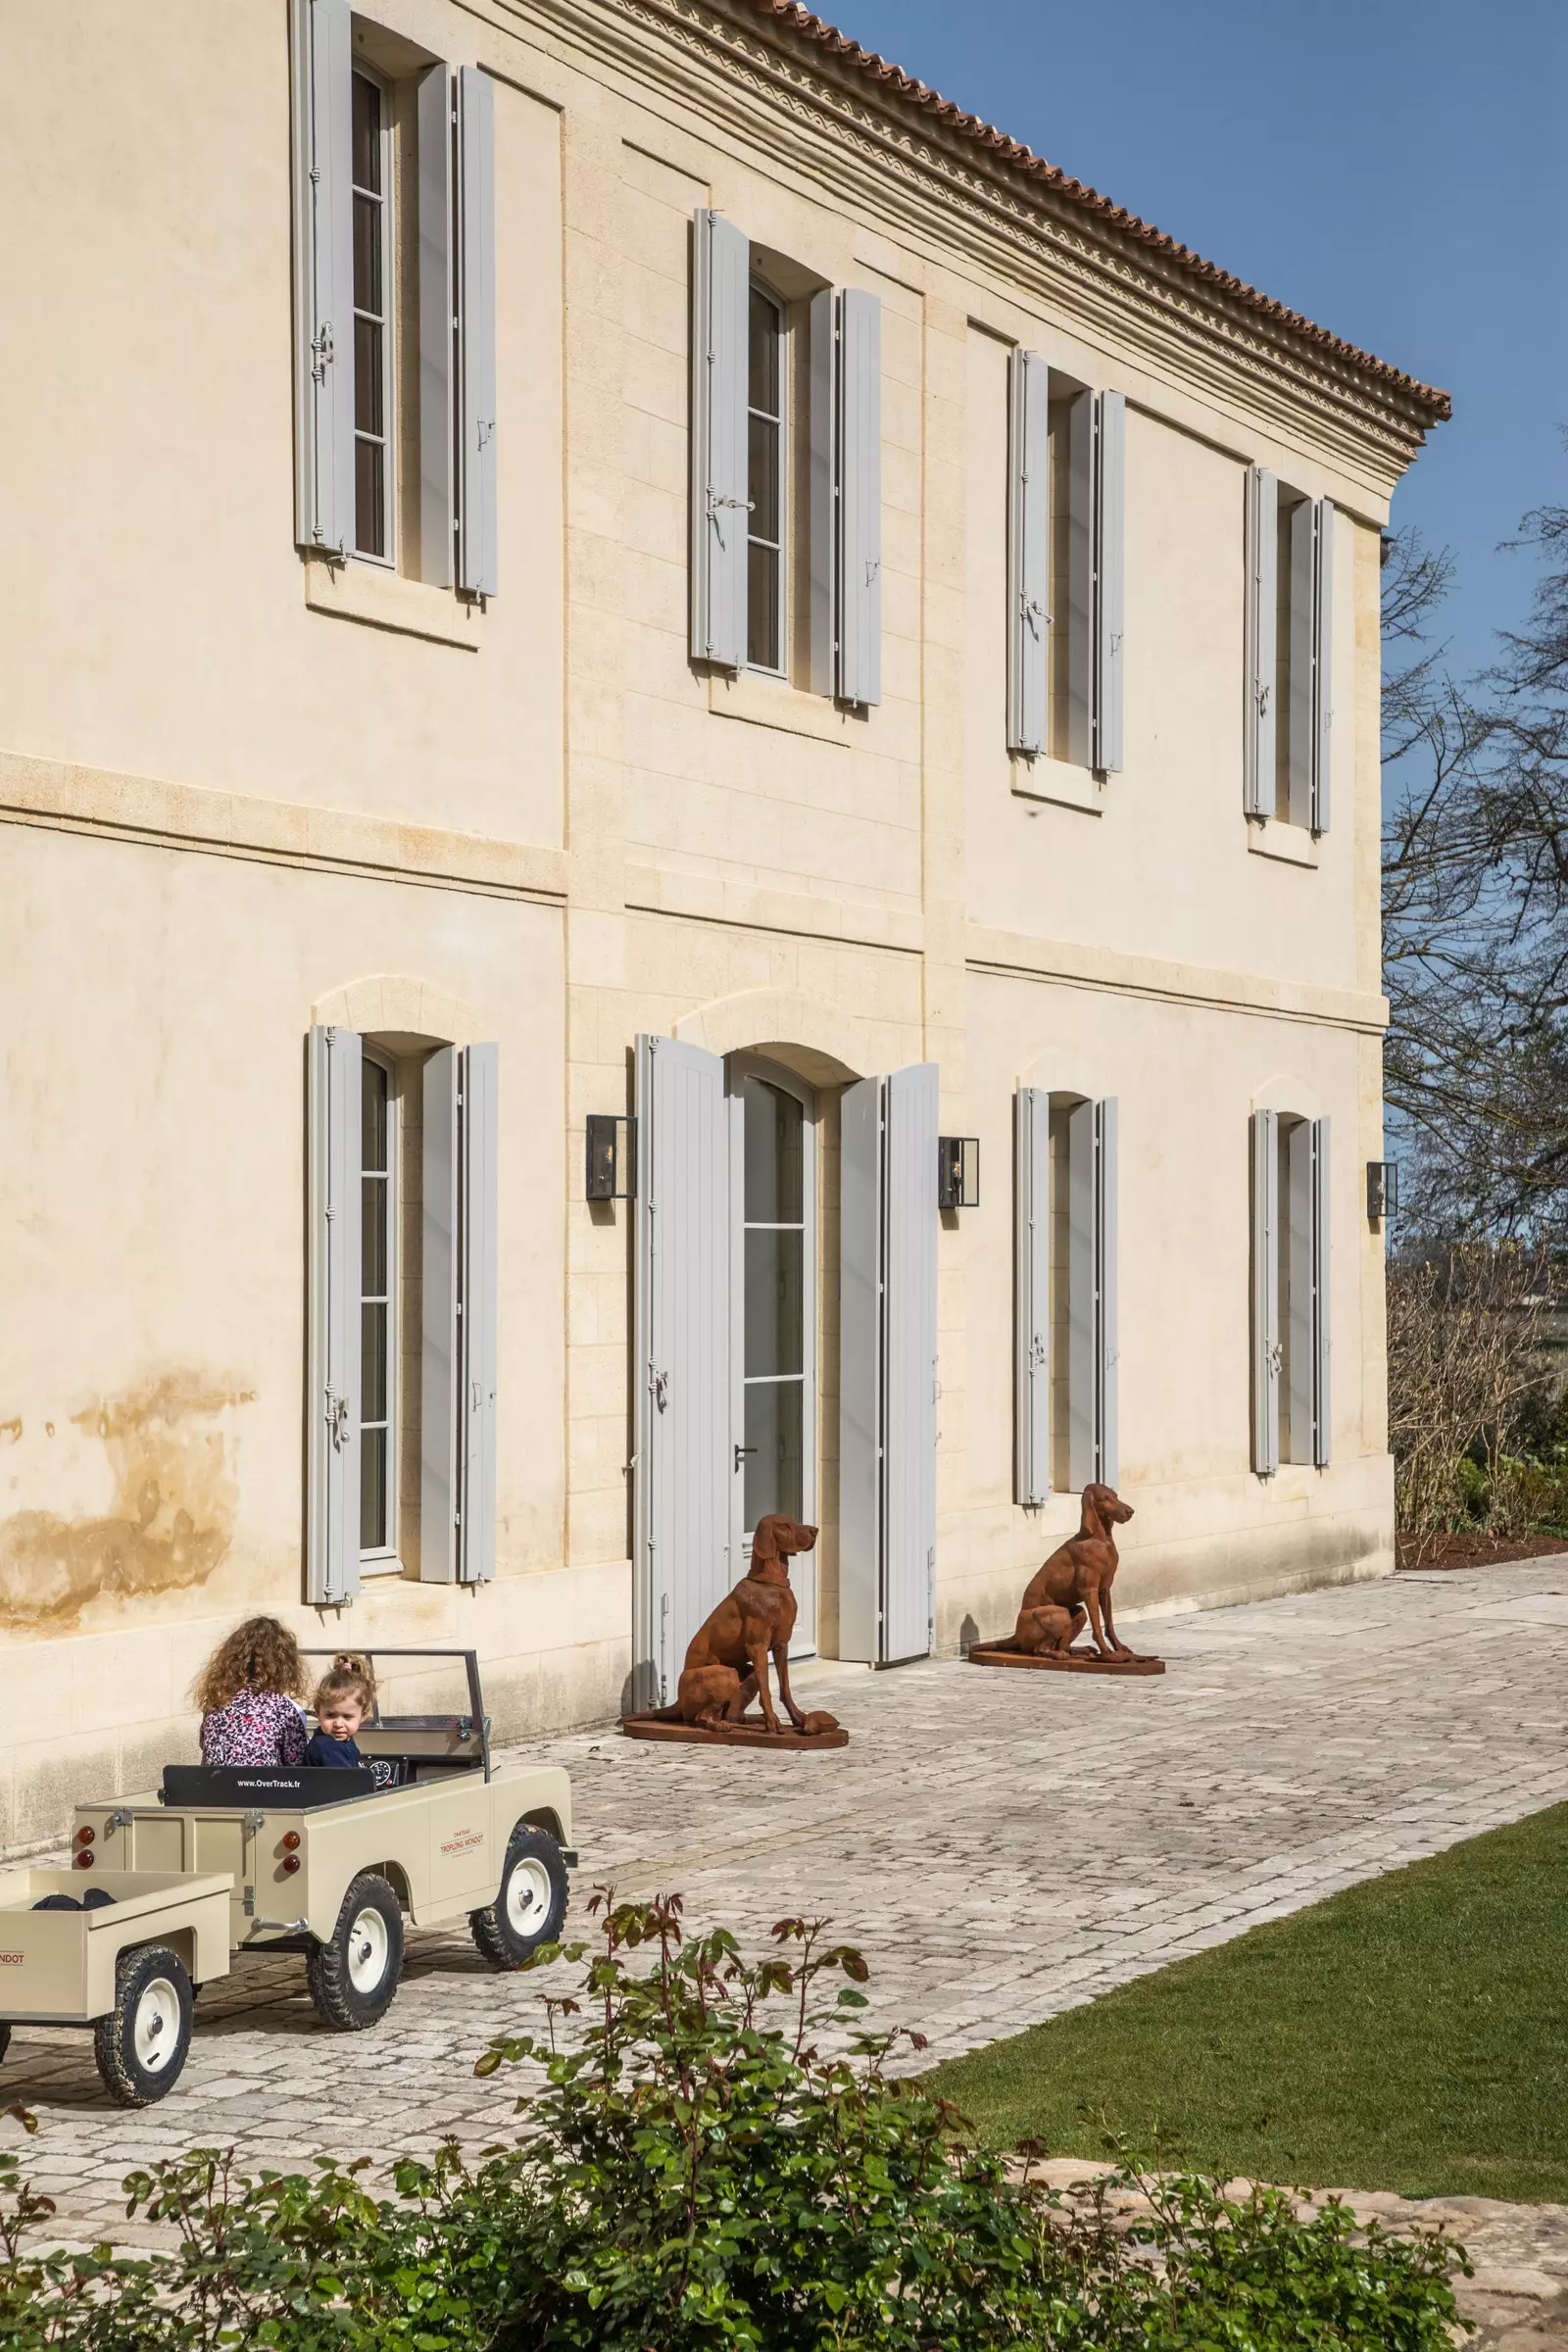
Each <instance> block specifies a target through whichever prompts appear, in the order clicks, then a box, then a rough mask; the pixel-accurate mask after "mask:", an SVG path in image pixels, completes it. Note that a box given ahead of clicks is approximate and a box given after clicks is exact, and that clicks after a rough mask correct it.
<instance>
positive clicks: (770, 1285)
mask: <svg viewBox="0 0 1568 2352" xmlns="http://www.w3.org/2000/svg"><path fill="white" fill-rule="evenodd" d="M804 1244H805V1236H804V1235H803V1234H802V1233H801V1232H800V1231H799V1230H798V1229H797V1230H796V1231H794V1232H791V1231H789V1229H788V1228H786V1229H785V1231H784V1232H782V1233H779V1232H777V1231H774V1230H772V1229H770V1228H769V1227H768V1226H765V1225H762V1226H756V1225H754V1226H752V1227H751V1228H750V1229H749V1230H748V1232H747V1235H746V1314H745V1325H746V1377H747V1379H748V1380H757V1379H766V1378H768V1377H769V1376H770V1375H772V1374H773V1373H777V1372H799V1371H801V1370H802V1369H803V1368H804V1365H805V1361H806V1356H805V1349H804V1346H803V1337H804V1328H805V1315H804V1312H803V1299H802V1286H801V1270H802V1264H803V1260H804Z"/></svg>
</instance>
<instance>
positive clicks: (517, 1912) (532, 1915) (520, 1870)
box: [507, 1854, 551, 1936]
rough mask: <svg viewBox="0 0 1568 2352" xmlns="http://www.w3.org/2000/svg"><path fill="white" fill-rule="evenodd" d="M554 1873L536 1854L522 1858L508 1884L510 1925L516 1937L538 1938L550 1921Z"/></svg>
mask: <svg viewBox="0 0 1568 2352" xmlns="http://www.w3.org/2000/svg"><path fill="white" fill-rule="evenodd" d="M550 1894H551V1887H550V1873H549V1871H548V1870H546V1868H545V1866H544V1864H543V1863H542V1862H541V1861H540V1860H539V1858H538V1856H537V1855H535V1854H519V1855H518V1857H517V1859H516V1861H515V1862H514V1864H513V1865H512V1871H511V1875H510V1876H509V1878H508V1880H507V1925H508V1927H509V1928H510V1929H511V1930H512V1933H513V1934H514V1936H537V1935H538V1933H539V1931H540V1929H541V1928H542V1927H543V1926H544V1924H545V1921H546V1920H547V1919H548V1918H549V1917H550Z"/></svg>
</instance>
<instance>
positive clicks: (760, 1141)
mask: <svg viewBox="0 0 1568 2352" xmlns="http://www.w3.org/2000/svg"><path fill="white" fill-rule="evenodd" d="M745 1101H746V1114H745V1115H746V1207H745V1218H746V1223H747V1224H748V1225H798V1224H799V1223H800V1221H801V1219H802V1217H803V1216H804V1215H805V1213H806V1212H805V1209H804V1207H803V1205H802V1204H803V1202H804V1201H805V1198H806V1187H805V1156H804V1154H805V1143H806V1113H805V1111H804V1110H803V1109H802V1107H801V1104H800V1103H798V1102H797V1101H796V1099H795V1097H794V1096H793V1095H788V1094H786V1093H785V1092H784V1089H783V1088H782V1087H781V1086H769V1085H768V1084H767V1083H766V1081H765V1080H764V1079H761V1078H748V1079H747V1081H746V1095H745Z"/></svg>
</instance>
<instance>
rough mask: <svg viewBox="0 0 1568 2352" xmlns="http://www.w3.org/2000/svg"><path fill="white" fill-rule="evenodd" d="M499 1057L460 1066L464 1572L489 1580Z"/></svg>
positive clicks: (473, 1054)
mask: <svg viewBox="0 0 1568 2352" xmlns="http://www.w3.org/2000/svg"><path fill="white" fill-rule="evenodd" d="M499 1085H500V1056H499V1053H498V1050H497V1048H496V1047H495V1046H493V1045H483V1046H468V1047H467V1048H466V1050H465V1052H464V1054H463V1060H462V1066H461V1071H460V1090H461V1091H460V1105H459V1107H460V1123H459V1129H458V1132H459V1136H460V1139H461V1143H462V1151H461V1154H460V1158H459V1175H460V1179H461V1184H462V1201H463V1280H462V1287H461V1290H460V1293H459V1297H458V1324H459V1333H460V1338H461V1342H462V1353H461V1356H460V1359H459V1360H460V1362H461V1364H462V1367H463V1386H462V1389H461V1391H460V1392H459V1407H460V1422H461V1429H462V1439H461V1443H462V1447H463V1489H462V1495H461V1501H460V1510H459V1520H458V1578H459V1581H460V1583H462V1584H465V1585H481V1584H484V1583H486V1582H487V1581H488V1580H489V1579H490V1578H491V1577H492V1576H494V1574H495V1572H496V1319H497V1313H496V1310H497V1281H496V1223H497V1167H498V1156H497V1150H496V1136H497V1114H498V1098H499Z"/></svg>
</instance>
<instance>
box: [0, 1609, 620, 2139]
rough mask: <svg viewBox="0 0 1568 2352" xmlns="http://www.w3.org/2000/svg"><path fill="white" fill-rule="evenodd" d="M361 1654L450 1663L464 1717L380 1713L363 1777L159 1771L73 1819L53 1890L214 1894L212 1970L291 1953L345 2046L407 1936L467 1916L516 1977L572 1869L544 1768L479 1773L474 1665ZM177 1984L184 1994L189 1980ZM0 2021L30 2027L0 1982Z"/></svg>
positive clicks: (202, 1969) (560, 1809) (486, 1750)
mask: <svg viewBox="0 0 1568 2352" xmlns="http://www.w3.org/2000/svg"><path fill="white" fill-rule="evenodd" d="M306 1654H307V1655H309V1656H322V1655H331V1654H333V1653H331V1652H322V1651H308V1652H307V1653H306ZM362 1654H368V1655H369V1657H370V1662H371V1664H372V1666H373V1665H374V1663H375V1660H376V1659H377V1658H379V1659H381V1660H383V1661H384V1660H390V1659H393V1658H399V1659H408V1658H415V1659H429V1660H441V1659H448V1660H461V1661H462V1664H463V1667H464V1670H465V1674H466V1683H467V1695H468V1701H469V1703H468V1707H467V1709H466V1711H464V1712H462V1713H459V1714H453V1715H431V1714H417V1715H401V1716H399V1715H392V1716H387V1715H383V1714H381V1713H380V1712H379V1711H377V1713H376V1714H375V1716H374V1717H373V1718H372V1719H371V1721H370V1723H369V1724H368V1725H367V1726H366V1727H365V1729H363V1730H362V1731H361V1733H360V1734H359V1739H358V1745H359V1748H360V1751H361V1754H362V1755H363V1756H364V1757H365V1759H366V1761H365V1763H364V1764H362V1765H360V1766H358V1767H354V1768H351V1769H338V1768H335V1767H331V1766H310V1765H278V1766H272V1765H268V1766H256V1767H251V1766H243V1765H235V1766H224V1767H213V1768H209V1767H207V1766H202V1765H168V1766H166V1767H165V1770H164V1776H163V1787H162V1789H158V1790H149V1791H148V1792H147V1793H146V1794H145V1795H141V1796H131V1797H126V1798H123V1799H122V1800H121V1801H119V1802H118V1803H99V1804H85V1805H78V1806H77V1808H76V1817H75V1832H74V1838H73V1856H72V1869H71V1871H70V1872H60V1873H56V1874H53V1878H54V1879H55V1880H58V1882H59V1886H60V1887H62V1888H64V1889H66V1890H68V1891H69V1892H71V1893H73V1894H74V1895H75V1896H76V1897H77V1898H78V1899H81V1898H82V1897H84V1896H85V1894H86V1893H87V1891H88V1890H89V1888H90V1887H104V1888H105V1889H106V1890H108V1891H110V1892H114V1891H115V1890H116V1889H117V1888H119V1887H121V1886H122V1885H124V1884H126V1883H128V1882H129V1881H131V1880H135V1881H137V1882H138V1883H139V1884H144V1885H146V1886H148V1887H152V1886H157V1887H160V1888H162V1887H179V1888H181V1889H182V1890H185V1891H186V1892H188V1891H189V1889H190V1888H191V1887H194V1886H198V1885H199V1886H201V1887H204V1888H207V1887H219V1888H220V1889H221V1902H220V1908H221V1911H222V1912H223V1914H224V1927H223V1936H224V1945H223V1969H224V1970H226V1968H227V1965H228V1956H229V1954H230V1953H232V1952H250V1951H269V1952H300V1953H303V1954H304V1956H305V1964H306V1978H307V1982H308V1983H309V1985H310V1991H311V1998H312V2000H313V2001H314V2002H315V2004H316V2007H317V2009H318V2011H319V2014H320V2015H321V2017H322V2018H323V2019H324V2020H325V2021H326V2023H327V2024H328V2025H332V2026H336V2027H337V2028H339V2029H340V2030H341V2031H343V2032H348V2033H353V2032H357V2031H359V2030H360V2029H362V2028H364V2027H366V2026H369V2025H373V2024H374V2023H375V2022H376V2020H377V2019H378V2018H380V2017H382V2016H384V2015H385V2013H386V2011H387V2009H388V2007H389V2006H390V2004H391V2002H392V1998H393V1996H394V1994H395V1993H396V1991H397V1987H398V1979H399V1977H400V1975H401V1974H402V1968H403V1939H404V1926H405V1922H408V1923H409V1924H412V1925H413V1926H416V1927H421V1928H422V1927H434V1926H440V1925H442V1924H444V1923H447V1922H449V1921H452V1920H455V1919H461V1918H462V1917H463V1916H464V1915H465V1914H466V1916H467V1919H468V1924H469V1928H470V1931H471V1933H472V1936H473V1939H474V1942H475V1943H476V1945H477V1946H478V1948H479V1950H480V1952H482V1953H483V1955H484V1957H485V1958H486V1959H487V1960H488V1961H489V1962H490V1963H491V1965H492V1966H493V1967H495V1968H498V1969H513V1968H520V1967H521V1966H522V1964H523V1962H524V1961H525V1960H527V1959H528V1958H529V1957H530V1956H531V1955H532V1954H533V1953H534V1952H536V1951H537V1950H538V1949H539V1948H540V1946H541V1945H542V1944H546V1943H550V1942H553V1941H554V1940H555V1939H556V1937H557V1936H559V1935H560V1933H561V1929H562V1925H563V1922H564V1918H565V1913H566V1900H567V1882H566V1868H567V1865H568V1864H570V1863H575V1861H576V1859H577V1857H576V1855H575V1853H573V1852H572V1851H571V1849H570V1845H569V1843H568V1840H569V1838H570V1835H571V1784H570V1782H569V1780H568V1779H567V1777H566V1775H565V1773H564V1772H563V1771H561V1770H560V1769H559V1768H558V1767H555V1766H539V1765H532V1766H530V1765H521V1764H503V1765H500V1766H495V1765H493V1764H492V1760H491V1756H490V1739H489V1725H488V1722H487V1720H486V1718H485V1714H484V1708H483V1699H482V1694H481V1691H480V1688H479V1669H478V1660H477V1657H476V1655H475V1653H474V1652H473V1651H472V1650H426V1649H382V1650H377V1651H375V1652H373V1653H362ZM42 1875H49V1874H42ZM32 1876H33V1877H39V1876H40V1874H38V1873H33V1874H32ZM108 1914H109V1906H107V1905H106V1906H104V1908H103V1909H102V1910H94V1911H90V1912H83V1913H80V1914H73V1913H62V1914H60V1920H61V1922H62V1923H63V1924H69V1923H70V1922H72V1921H73V1920H74V1921H75V1923H76V1929H75V1932H76V1933H77V1934H78V1935H81V1934H86V1933H88V1931H86V1930H83V1929H82V1927H81V1925H80V1922H81V1921H82V1920H91V1921H93V1922H97V1921H99V1920H101V1919H103V1918H105V1917H106V1916H108ZM47 1916H48V1915H47V1914H39V1919H40V1921H42V1920H43V1919H45V1918H46V1917H47ZM94 1932H97V1931H94ZM194 1959H195V1964H196V1965H197V1967H198V1969H199V1973H198V1975H197V1976H196V1977H195V1979H194V1980H193V1981H194V1982H195V1983H196V1984H197V1985H198V1986H199V1984H200V1978H201V1976H202V1975H206V1976H214V1975H218V1974H220V1973H221V1971H220V1970H219V1969H218V1968H216V1967H215V1966H214V1965H213V1964H212V1963H211V1960H210V1958H209V1952H208V1949H207V1948H204V1949H203V1950H202V1951H200V1952H198V1953H196V1954H195V1955H194ZM184 1973H185V1975H186V1977H187V1978H190V1977H191V1973H192V1971H191V1966H190V1965H185V1972H184ZM112 2005H113V2003H112V2001H111V2006H112ZM0 2016H5V2017H10V2018H12V2019H14V2020H17V2021H19V2022H20V2021H22V2020H23V2019H24V2018H26V2021H27V2022H38V2021H37V2020H36V2019H35V2018H34V2016H33V2014H32V2012H31V2011H24V2009H23V2008H22V2006H21V2005H20V2003H17V2002H15V2001H14V1999H13V1994H12V1987H11V1985H10V1983H9V1982H8V1981H7V1978H6V1975H5V1973H4V1971H3V1968H0ZM47 2022H50V2023H58V2022H60V2020H59V2019H58V2018H55V2017H51V2018H50V2019H49V2020H48V2021H47ZM188 2034H189V2028H188V2001H187V2007H186V2039H187V2040H188ZM175 2072H176V2073H177V2069H176V2070H175ZM105 2080H106V2081H109V2080H110V2078H109V2077H108V2075H107V2074H106V2076H105ZM173 2080H174V2076H173V2074H171V2075H169V2076H168V2079H167V2081H165V2082H162V2083H161V2084H160V2086H158V2087H154V2088H144V2089H143V2090H142V2091H141V2092H140V2093H139V2094H138V2097H137V2100H136V2102H135V2103H142V2102H143V2101H144V2099H145V2098H149V2097H150V2098H157V2097H161V2096H162V2095H163V2092H164V2090H165V2089H167V2088H168V2087H170V2085H171V2084H172V2082H173ZM110 2087H111V2089H113V2090H115V2095H116V2096H117V2097H123V2096H125V2095H126V2094H125V2093H123V2091H122V2090H121V2089H119V2088H117V2086H116V2083H115V2082H110Z"/></svg>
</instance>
